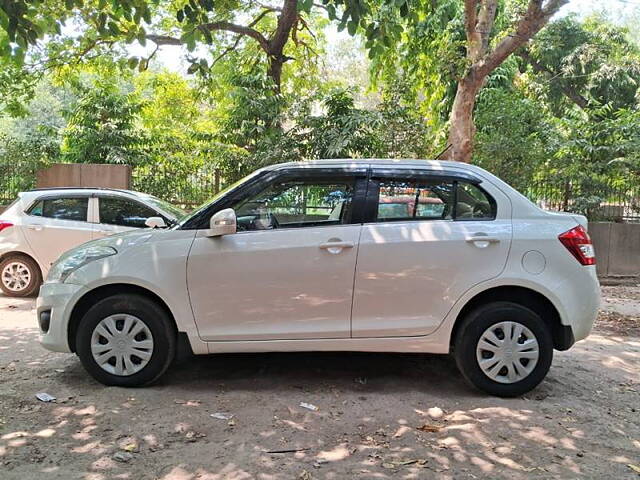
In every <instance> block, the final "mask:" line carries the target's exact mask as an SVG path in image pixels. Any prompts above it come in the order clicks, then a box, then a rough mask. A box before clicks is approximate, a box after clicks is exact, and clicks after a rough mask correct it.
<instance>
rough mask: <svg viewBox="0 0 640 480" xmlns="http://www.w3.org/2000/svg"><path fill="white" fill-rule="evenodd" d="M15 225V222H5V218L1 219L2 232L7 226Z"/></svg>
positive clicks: (0, 227) (0, 229)
mask: <svg viewBox="0 0 640 480" xmlns="http://www.w3.org/2000/svg"><path fill="white" fill-rule="evenodd" d="M9 227H13V223H10V222H5V221H4V220H0V232H1V231H2V230H4V229H5V228H9Z"/></svg>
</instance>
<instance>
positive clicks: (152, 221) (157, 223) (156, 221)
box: [144, 217, 167, 228]
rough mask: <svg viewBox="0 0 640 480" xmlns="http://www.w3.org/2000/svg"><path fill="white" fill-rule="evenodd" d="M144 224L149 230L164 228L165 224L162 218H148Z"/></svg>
mask: <svg viewBox="0 0 640 480" xmlns="http://www.w3.org/2000/svg"><path fill="white" fill-rule="evenodd" d="M144 224H145V225H146V226H147V227H149V228H166V227H167V224H166V223H165V221H164V218H162V217H149V218H147V219H146V220H145V221H144Z"/></svg>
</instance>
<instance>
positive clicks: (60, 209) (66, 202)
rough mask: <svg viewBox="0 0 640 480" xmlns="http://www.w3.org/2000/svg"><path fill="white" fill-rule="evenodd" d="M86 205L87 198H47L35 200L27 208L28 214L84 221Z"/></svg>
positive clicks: (87, 204)
mask: <svg viewBox="0 0 640 480" xmlns="http://www.w3.org/2000/svg"><path fill="white" fill-rule="evenodd" d="M88 206H89V199H88V198H80V197H73V198H47V199H44V200H39V201H38V202H36V203H35V204H34V205H33V206H32V207H31V208H30V209H29V215H33V216H36V217H45V218H54V219H56V220H75V221H77V222H86V221H87V209H88Z"/></svg>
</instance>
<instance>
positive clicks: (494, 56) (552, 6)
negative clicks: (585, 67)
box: [471, 0, 569, 78]
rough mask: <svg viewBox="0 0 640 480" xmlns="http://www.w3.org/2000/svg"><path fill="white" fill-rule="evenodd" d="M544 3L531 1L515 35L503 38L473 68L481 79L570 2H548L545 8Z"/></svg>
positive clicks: (553, 0) (540, 0)
mask: <svg viewBox="0 0 640 480" xmlns="http://www.w3.org/2000/svg"><path fill="white" fill-rule="evenodd" d="M543 3H544V2H543V0H529V5H528V7H527V11H526V13H525V14H524V16H523V17H522V19H521V20H520V21H519V22H518V24H517V26H516V31H515V33H513V34H512V35H509V36H507V37H505V38H503V39H502V40H501V41H500V43H498V45H496V47H495V48H494V49H493V51H491V52H490V53H489V54H488V55H487V56H486V57H484V58H483V59H482V60H480V61H478V62H476V63H475V64H474V65H473V66H472V67H471V68H472V70H474V72H475V73H476V74H477V75H478V76H479V77H481V78H484V77H486V76H487V75H488V74H489V73H491V72H492V71H493V70H494V69H495V68H496V67H498V66H499V65H500V64H501V63H502V62H504V61H505V59H506V58H507V57H508V56H509V55H511V54H512V53H513V52H515V51H516V50H517V49H518V48H520V47H521V46H523V45H524V44H525V43H527V42H528V41H529V40H530V39H531V38H532V37H533V36H534V35H535V34H536V33H538V31H540V29H541V28H542V27H544V26H545V24H546V23H547V22H548V21H549V19H550V18H551V17H552V16H553V15H554V14H555V13H556V12H557V11H558V10H559V9H560V7H562V6H563V5H565V4H567V3H569V0H548V1H547V3H546V5H544V6H543Z"/></svg>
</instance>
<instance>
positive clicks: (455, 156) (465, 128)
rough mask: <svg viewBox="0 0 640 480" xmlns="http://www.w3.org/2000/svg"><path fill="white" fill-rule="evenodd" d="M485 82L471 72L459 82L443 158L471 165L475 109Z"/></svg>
mask: <svg viewBox="0 0 640 480" xmlns="http://www.w3.org/2000/svg"><path fill="white" fill-rule="evenodd" d="M483 80H484V79H482V78H480V79H478V78H476V74H475V73H474V72H473V71H471V72H469V73H468V74H467V76H466V77H465V78H463V79H462V80H461V81H460V82H458V90H457V92H456V96H455V99H454V101H453V108H452V109H451V115H450V117H449V140H448V148H447V150H446V151H445V152H444V153H443V154H442V158H444V159H447V160H456V161H458V162H465V163H471V153H472V152H473V137H474V135H475V126H474V123H473V108H474V106H475V103H476V95H477V93H478V91H479V90H480V88H481V87H482V82H483Z"/></svg>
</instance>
